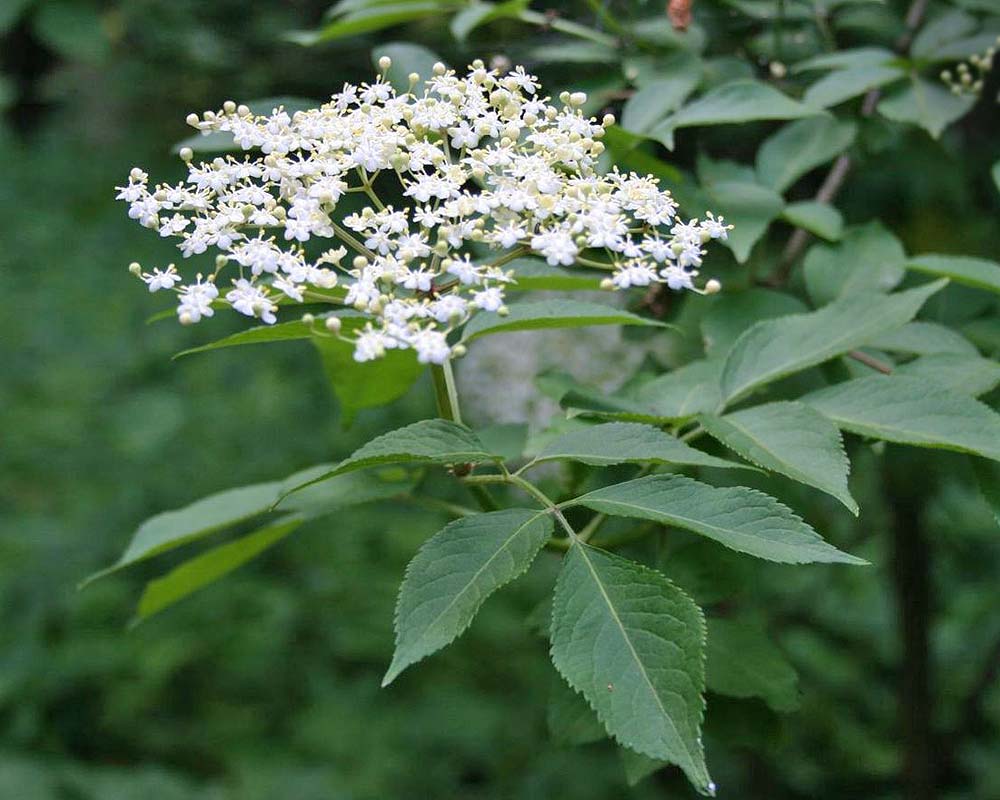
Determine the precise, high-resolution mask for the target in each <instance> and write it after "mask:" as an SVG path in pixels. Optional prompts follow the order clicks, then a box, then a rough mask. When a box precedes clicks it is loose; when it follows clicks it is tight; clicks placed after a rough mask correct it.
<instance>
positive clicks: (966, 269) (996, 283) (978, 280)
mask: <svg viewBox="0 0 1000 800" xmlns="http://www.w3.org/2000/svg"><path fill="white" fill-rule="evenodd" d="M905 266H906V268H907V269H912V270H915V271H917V272H924V273H926V274H928V275H937V276H940V277H943V278H950V279H951V280H953V281H955V283H962V284H965V285H966V286H972V287H975V288H976V289H986V290H988V291H991V292H1000V264H998V263H997V262H996V261H989V260H987V259H985V258H972V257H970V256H951V255H933V254H928V255H923V256H913V258H910V259H907V260H906V264H905Z"/></svg>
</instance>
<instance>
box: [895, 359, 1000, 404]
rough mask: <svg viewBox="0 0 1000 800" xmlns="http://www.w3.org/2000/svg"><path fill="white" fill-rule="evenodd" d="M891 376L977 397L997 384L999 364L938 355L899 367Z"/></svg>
mask: <svg viewBox="0 0 1000 800" xmlns="http://www.w3.org/2000/svg"><path fill="white" fill-rule="evenodd" d="M895 374H896V375H906V376H908V377H911V378H921V379H924V380H929V381H934V382H935V383H939V384H941V385H942V386H946V387H948V388H949V389H951V390H952V391H954V392H957V393H958V394H967V395H971V396H972V397H977V396H979V395H981V394H986V392H988V391H990V390H991V389H993V388H994V387H996V385H997V384H998V383H1000V363H997V362H996V361H994V360H992V359H990V358H982V357H981V356H979V355H978V354H977V355H958V354H955V353H940V354H938V355H930V356H923V357H922V358H918V359H915V360H913V361H910V362H909V363H907V364H903V365H902V366H900V367H897V368H896V370H895Z"/></svg>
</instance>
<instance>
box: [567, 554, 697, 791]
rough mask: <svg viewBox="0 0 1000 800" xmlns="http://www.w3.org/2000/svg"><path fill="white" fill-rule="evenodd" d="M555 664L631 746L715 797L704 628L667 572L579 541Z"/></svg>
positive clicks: (571, 563) (616, 735)
mask: <svg viewBox="0 0 1000 800" xmlns="http://www.w3.org/2000/svg"><path fill="white" fill-rule="evenodd" d="M551 638H552V651H551V654H552V661H553V663H554V664H555V666H556V669H558V670H559V673H560V674H561V675H562V676H563V677H564V678H565V679H566V681H567V682H568V683H569V684H570V686H572V687H573V688H574V689H576V690H577V691H578V692H580V693H581V694H582V695H583V696H584V697H585V698H586V700H587V702H589V703H590V705H591V707H592V708H593V709H594V710H595V711H596V712H597V716H598V718H599V719H600V720H601V722H603V723H604V726H605V727H606V728H607V731H608V733H609V734H611V736H613V737H614V738H615V739H616V740H617V741H619V742H620V743H621V744H623V745H624V746H626V747H628V748H630V749H632V750H635V751H637V752H639V753H642V754H644V755H647V756H649V757H651V758H658V759H662V760H664V761H669V762H671V763H673V764H677V765H678V766H679V767H681V769H683V770H684V773H685V774H686V775H687V777H688V779H689V780H690V781H691V783H692V784H694V786H695V787H696V788H697V789H698V790H699V791H701V792H703V793H711V792H712V785H711V779H710V778H709V776H708V770H707V768H706V766H705V757H704V752H703V750H702V745H701V731H700V729H701V721H702V717H703V714H704V700H703V698H702V692H703V690H704V646H705V622H704V618H703V617H702V614H701V611H700V610H699V608H698V607H697V606H696V605H695V604H694V602H692V600H691V599H690V598H689V597H688V596H687V595H685V594H684V593H683V592H682V591H681V590H680V589H678V588H677V587H676V586H674V585H673V584H672V583H670V581H668V580H667V579H666V578H664V577H663V576H662V575H661V574H660V573H658V572H655V571H654V570H651V569H649V568H647V567H644V566H642V565H640V564H636V563H634V562H631V561H627V560H626V559H623V558H620V557H619V556H616V555H612V554H611V553H606V552H604V551H602V550H598V549H596V548H593V547H590V546H589V545H586V544H583V543H580V542H575V543H574V544H573V546H572V547H570V549H569V552H568V553H567V554H566V557H565V559H564V560H563V567H562V570H561V571H560V573H559V579H558V580H557V582H556V590H555V596H554V598H553V603H552V636H551Z"/></svg>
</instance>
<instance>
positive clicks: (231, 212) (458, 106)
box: [116, 61, 732, 364]
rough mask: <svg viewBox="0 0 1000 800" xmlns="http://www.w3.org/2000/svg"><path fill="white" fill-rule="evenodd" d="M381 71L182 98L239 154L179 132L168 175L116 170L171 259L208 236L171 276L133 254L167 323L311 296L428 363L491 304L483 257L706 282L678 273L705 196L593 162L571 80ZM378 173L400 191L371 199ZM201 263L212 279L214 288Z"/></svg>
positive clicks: (723, 233)
mask: <svg viewBox="0 0 1000 800" xmlns="http://www.w3.org/2000/svg"><path fill="white" fill-rule="evenodd" d="M384 69H385V68H384V67H382V70H383V71H382V73H381V74H380V75H379V77H378V78H376V79H375V80H374V81H372V82H371V83H363V84H361V86H352V85H350V84H345V85H344V87H343V88H342V89H341V91H339V92H338V93H337V94H335V95H334V96H333V97H332V98H331V100H330V102H328V103H325V104H323V105H322V106H320V107H319V108H315V109H311V110H305V111H296V112H295V113H289V111H287V110H286V109H284V108H283V107H280V106H279V107H277V108H273V109H271V111H270V113H267V114H263V115H258V114H254V113H252V112H251V111H250V110H249V108H247V107H246V106H237V105H236V104H234V103H226V104H225V106H224V107H223V108H222V109H220V110H218V111H214V112H206V113H205V114H204V115H201V116H199V115H197V114H192V115H190V116H189V117H188V123H189V124H190V125H192V126H193V127H194V128H196V129H197V130H198V131H200V132H202V133H204V134H209V133H217V132H222V133H226V134H228V135H230V136H231V137H232V139H233V141H234V143H235V144H236V145H237V146H238V147H239V148H240V149H241V150H243V151H244V153H241V154H239V155H238V156H233V155H227V156H221V155H220V156H214V157H211V158H210V159H209V160H207V161H198V160H196V159H195V158H194V157H193V153H192V152H191V150H190V149H186V150H185V152H184V154H183V155H184V159H183V160H184V162H185V164H186V168H187V177H186V179H185V180H184V181H183V182H181V183H178V184H176V185H174V184H157V185H151V184H150V182H149V176H148V175H147V174H146V173H145V172H144V171H142V170H141V169H139V168H133V169H132V170H131V171H130V173H129V175H128V180H127V181H126V183H125V185H123V186H119V187H116V197H117V199H119V200H121V201H122V202H124V203H125V204H126V205H127V207H128V215H129V217H131V218H132V219H135V220H136V221H138V222H139V223H140V224H141V225H144V226H146V227H149V228H152V229H154V230H156V231H157V232H158V233H159V234H160V235H161V236H163V237H166V238H170V239H173V240H175V241H176V242H177V247H178V249H179V250H180V251H181V253H182V254H183V256H184V257H185V258H195V257H198V256H201V255H203V254H206V253H209V251H210V250H213V249H214V251H215V254H216V262H215V264H216V266H215V269H214V271H213V272H212V273H211V274H210V275H209V276H208V277H207V278H202V277H201V276H199V277H198V278H197V280H196V281H195V282H194V283H187V284H186V285H184V284H183V280H184V279H183V278H182V277H181V275H180V274H179V273H178V272H177V270H176V269H175V268H174V267H173V265H171V266H169V267H167V268H166V269H165V270H159V269H157V270H153V271H152V272H148V273H143V272H142V271H141V269H140V268H139V267H138V266H137V265H135V268H134V269H133V272H134V273H135V274H137V275H138V276H139V277H140V278H141V279H142V280H143V281H144V282H145V284H146V285H147V286H148V288H149V290H150V291H154V292H155V291H161V290H169V291H173V292H176V293H177V296H178V307H177V313H178V318H179V319H180V320H181V322H184V323H193V322H198V321H199V320H201V319H202V318H204V317H210V316H212V315H213V314H214V310H215V308H214V307H213V306H219V305H222V304H225V305H228V306H229V307H231V308H232V309H233V310H235V311H236V312H238V313H240V314H244V315H246V316H250V317H254V318H257V319H260V320H262V321H263V322H264V323H266V324H272V323H274V322H275V321H276V319H277V311H278V303H277V302H276V298H279V297H280V298H281V300H282V304H284V305H287V304H288V303H290V302H294V303H305V302H317V301H320V302H322V301H326V302H329V303H334V304H343V305H345V306H348V307H353V308H354V309H357V310H358V311H359V312H361V313H362V314H364V315H365V316H366V317H367V319H366V320H365V322H364V326H363V327H362V328H360V329H357V328H354V329H352V331H353V332H352V333H347V332H342V330H341V328H340V327H339V326H335V327H333V328H329V329H328V330H327V331H325V332H324V335H335V336H339V337H341V338H346V339H350V340H351V341H353V343H354V357H355V359H357V360H358V361H362V362H363V361H370V360H372V359H376V358H380V357H381V356H383V355H384V354H385V352H386V351H388V350H392V349H412V350H413V351H414V352H415V353H416V355H417V358H418V359H419V360H420V361H421V362H422V363H432V364H440V363H443V362H444V361H446V360H448V359H449V358H451V357H453V356H454V355H455V354H456V352H458V351H454V350H453V349H452V348H451V347H450V346H449V344H448V339H449V336H450V334H451V333H452V332H453V331H454V330H455V329H456V328H457V327H459V326H461V325H463V324H465V323H466V322H467V321H468V320H469V318H470V317H471V316H472V315H474V314H478V313H498V312H499V313H504V307H505V306H504V303H505V291H506V290H507V289H508V287H509V285H510V284H511V283H512V277H513V276H512V273H510V272H507V271H505V270H504V268H503V265H504V264H507V263H508V262H510V261H511V260H513V259H514V258H517V257H519V256H522V255H527V256H530V255H534V256H535V257H537V258H541V259H544V260H545V261H546V262H548V263H549V264H551V265H553V266H560V267H572V266H583V267H604V268H606V269H608V270H609V271H610V275H611V277H610V278H608V280H607V282H606V284H607V285H609V286H611V287H613V288H620V289H627V288H630V287H642V286H649V285H650V284H653V283H662V284H665V285H666V286H668V287H670V288H672V289H691V290H694V291H708V290H709V289H711V291H712V292H714V291H717V290H718V284H717V282H714V281H709V282H708V283H706V284H705V287H706V288H705V289H699V288H697V287H696V286H695V283H694V279H695V278H696V277H697V272H696V271H695V270H696V269H697V268H698V267H700V266H701V264H702V262H703V260H704V258H705V256H706V250H705V248H706V246H707V245H708V244H709V243H710V242H711V241H712V240H725V239H726V237H727V236H728V232H729V230H730V229H731V227H732V226H730V225H727V224H726V223H725V221H724V220H723V218H722V217H716V216H715V215H713V214H712V213H711V212H706V213H705V215H704V219H703V221H700V222H699V221H698V220H697V219H694V220H688V221H687V222H685V221H684V220H682V219H680V218H679V217H678V208H677V204H676V203H675V201H674V200H673V198H672V197H671V195H670V193H669V192H667V191H664V190H662V189H660V187H659V185H658V183H657V179H656V178H654V177H652V176H648V175H647V176H642V175H637V174H635V173H622V172H620V171H618V170H617V169H612V171H611V172H609V173H607V174H602V173H601V172H599V169H598V163H599V162H598V160H599V157H600V156H601V154H602V152H603V151H604V147H603V144H602V143H601V138H602V137H603V135H604V126H605V124H606V123H607V120H605V122H599V121H598V120H596V119H593V118H591V117H588V116H586V115H585V114H584V113H583V112H582V111H581V106H582V105H583V104H584V102H585V101H586V95H584V94H583V93H580V92H574V93H566V94H564V95H562V99H563V102H562V104H553V103H552V102H551V101H550V99H549V98H548V97H546V96H545V95H544V94H543V93H542V92H541V87H540V85H539V82H538V79H537V78H536V77H535V76H533V75H530V74H528V73H527V72H526V71H525V69H524V68H523V67H515V68H514V69H513V70H511V71H509V72H507V73H506V74H501V73H499V72H497V71H496V70H490V69H487V68H486V66H485V65H484V64H483V63H482V62H481V61H476V62H473V64H472V65H471V67H470V68H469V70H468V71H467V72H466V73H465V74H459V73H456V72H455V71H453V70H447V69H435V71H434V74H433V75H432V76H431V77H430V78H429V80H427V81H425V82H424V84H423V87H422V88H421V87H419V86H414V87H412V89H411V91H409V92H406V93H404V94H397V93H396V91H395V89H394V88H393V87H392V85H391V84H390V83H389V82H388V81H387V80H386V79H385V77H384ZM383 186H390V187H392V191H393V195H394V197H396V198H397V202H398V199H399V198H401V199H402V201H403V205H401V206H399V205H397V206H395V207H394V206H393V205H391V204H389V203H388V199H387V198H379V197H378V196H377V194H376V187H379V189H378V191H381V187H383ZM361 192H363V193H364V196H367V197H368V198H369V199H370V201H371V202H370V204H369V205H367V206H364V207H362V208H361V209H360V210H357V211H354V212H353V213H351V214H346V215H345V214H344V213H343V211H342V210H341V209H340V208H339V206H340V205H341V203H342V201H343V200H344V198H345V196H346V195H347V194H348V193H361ZM359 196H361V195H359ZM317 239H319V240H324V239H329V240H334V246H333V247H329V246H328V247H326V249H325V250H324V248H322V247H318V246H316V244H315V240H317ZM307 247H308V250H307V249H306V248H307ZM321 250H322V252H321V254H320V255H318V256H316V255H313V254H314V253H316V252H318V251H321ZM349 251H351V252H350V254H349ZM219 277H223V278H224V279H227V281H229V282H231V284H232V288H231V289H229V290H228V291H227V292H226V293H225V296H224V298H220V296H219V290H218V289H217V288H216V286H215V281H216V279H217V278H219Z"/></svg>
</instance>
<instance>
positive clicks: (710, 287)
mask: <svg viewBox="0 0 1000 800" xmlns="http://www.w3.org/2000/svg"><path fill="white" fill-rule="evenodd" d="M721 291H722V284H721V283H719V282H718V281H717V280H716V279H715V278H712V279H711V280H710V281H708V283H706V284H705V294H718V293H719V292H721Z"/></svg>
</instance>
